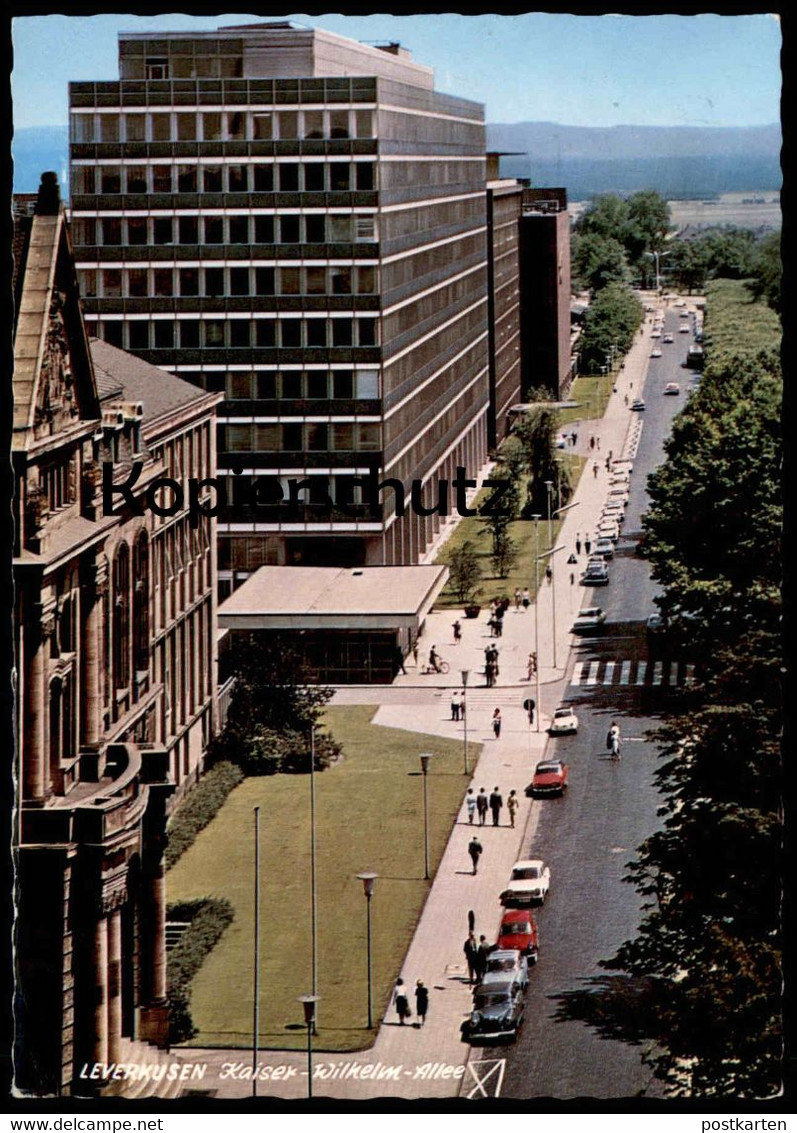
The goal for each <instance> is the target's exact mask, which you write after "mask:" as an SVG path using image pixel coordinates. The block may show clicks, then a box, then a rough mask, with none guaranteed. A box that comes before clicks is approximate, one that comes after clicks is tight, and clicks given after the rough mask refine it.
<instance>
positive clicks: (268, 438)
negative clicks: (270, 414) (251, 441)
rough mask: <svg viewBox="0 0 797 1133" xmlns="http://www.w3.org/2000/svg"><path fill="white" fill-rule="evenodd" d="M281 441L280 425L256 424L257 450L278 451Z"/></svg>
mask: <svg viewBox="0 0 797 1133" xmlns="http://www.w3.org/2000/svg"><path fill="white" fill-rule="evenodd" d="M279 443H280V427H279V425H255V449H256V451H257V452H278V451H279Z"/></svg>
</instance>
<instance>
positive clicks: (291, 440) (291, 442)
mask: <svg viewBox="0 0 797 1133" xmlns="http://www.w3.org/2000/svg"><path fill="white" fill-rule="evenodd" d="M281 447H282V451H283V452H301V451H302V426H301V425H283V426H282V446H281Z"/></svg>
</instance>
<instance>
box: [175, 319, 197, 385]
mask: <svg viewBox="0 0 797 1133" xmlns="http://www.w3.org/2000/svg"><path fill="white" fill-rule="evenodd" d="M177 325H178V326H179V328H180V345H181V346H182V347H185V348H188V349H191V348H196V347H197V346H199V327H200V322H199V319H180V320H179V322H178V324H177ZM180 376H181V377H183V378H184V377H185V376H186V375H185V373H181V375H180Z"/></svg>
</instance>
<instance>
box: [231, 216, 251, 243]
mask: <svg viewBox="0 0 797 1133" xmlns="http://www.w3.org/2000/svg"><path fill="white" fill-rule="evenodd" d="M229 223H230V243H231V244H248V243H249V217H248V216H231V217H230V221H229Z"/></svg>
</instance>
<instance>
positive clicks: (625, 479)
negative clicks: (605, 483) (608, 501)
mask: <svg viewBox="0 0 797 1133" xmlns="http://www.w3.org/2000/svg"><path fill="white" fill-rule="evenodd" d="M630 483H631V477H630V475H629V474H628V473H627V472H624V471H623V470H622V469H619V468H618V469H615V468H613V469H612V470H611V472H610V473H609V484H610V486H611V487H615V486H616V485H618V484H626V485H628V484H630Z"/></svg>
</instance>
